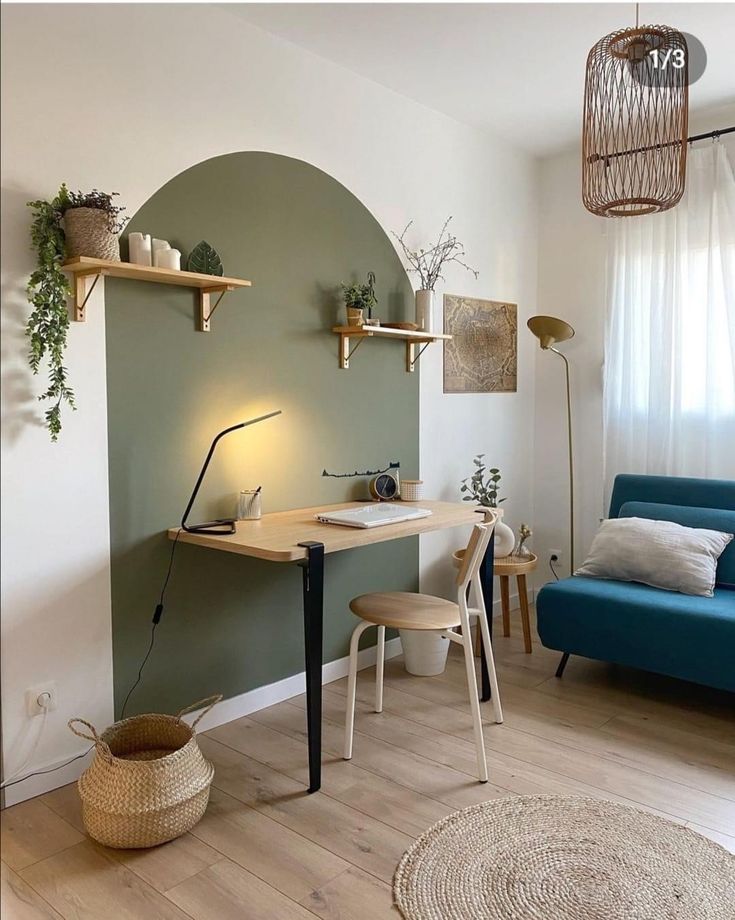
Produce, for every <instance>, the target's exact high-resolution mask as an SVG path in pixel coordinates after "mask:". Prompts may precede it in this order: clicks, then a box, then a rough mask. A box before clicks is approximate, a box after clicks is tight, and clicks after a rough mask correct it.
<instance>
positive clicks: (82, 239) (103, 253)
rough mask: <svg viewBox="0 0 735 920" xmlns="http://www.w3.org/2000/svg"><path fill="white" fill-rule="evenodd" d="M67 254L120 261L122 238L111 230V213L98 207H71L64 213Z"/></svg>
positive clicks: (71, 256) (68, 256)
mask: <svg viewBox="0 0 735 920" xmlns="http://www.w3.org/2000/svg"><path fill="white" fill-rule="evenodd" d="M64 234H65V235H66V256H67V258H68V259H75V258H76V257H77V256H89V257H90V258H92V259H108V260H109V261H111V262H119V261H120V240H119V239H118V236H117V234H116V233H113V231H112V230H110V215H109V214H108V213H107V212H106V211H100V210H99V209H98V208H70V209H69V210H68V211H67V212H66V213H65V214H64Z"/></svg>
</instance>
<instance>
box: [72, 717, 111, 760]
mask: <svg viewBox="0 0 735 920" xmlns="http://www.w3.org/2000/svg"><path fill="white" fill-rule="evenodd" d="M75 722H76V723H77V724H79V725H84V726H86V727H87V728H88V729H89V731H90V732H91V733H92V734H91V735H90V734H88V733H87V732H80V731H79V729H77V728H74V723H75ZM66 724H67V725H68V726H69V728H70V729H71V731H72V732H73V733H74V734H75V735H76V736H77V737H78V738H84V740H85V741H91V742H92V743H93V744H94V746H95V748H96V749H97V751H99V753H100V754H101V755H102V756H103V757H104V758H105V759H106V760H109V761H110V763H112V760H113V757H112V751H111V750H110V746H109V745H108V744H107V742H106V741H103V740H102V738H100V736H99V735H98V734H97V729H96V728H95V727H94V725H92V723H91V722H85V720H84V719H69V721H68V722H67V723H66Z"/></svg>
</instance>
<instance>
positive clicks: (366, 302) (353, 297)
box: [342, 272, 378, 326]
mask: <svg viewBox="0 0 735 920" xmlns="http://www.w3.org/2000/svg"><path fill="white" fill-rule="evenodd" d="M342 296H343V297H344V301H345V307H346V308H347V325H348V326H362V325H364V324H365V313H367V319H368V320H369V321H371V320H372V318H373V307H374V306H376V304H377V303H378V298H377V297H376V296H375V272H368V274H367V283H366V284H349V285H348V284H343V285H342Z"/></svg>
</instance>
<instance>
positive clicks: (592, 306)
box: [534, 89, 735, 584]
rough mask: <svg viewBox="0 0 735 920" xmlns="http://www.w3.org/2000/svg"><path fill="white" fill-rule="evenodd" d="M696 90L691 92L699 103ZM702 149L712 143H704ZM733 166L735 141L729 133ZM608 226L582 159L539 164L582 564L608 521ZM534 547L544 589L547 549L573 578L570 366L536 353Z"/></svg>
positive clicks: (724, 112) (715, 116)
mask: <svg viewBox="0 0 735 920" xmlns="http://www.w3.org/2000/svg"><path fill="white" fill-rule="evenodd" d="M695 91H696V89H695V90H693V98H696V96H695V95H694V93H695ZM731 125H735V105H733V106H730V107H728V108H725V109H717V110H711V111H702V112H698V111H696V110H695V111H693V112H692V113H690V125H689V128H690V134H699V133H704V132H706V131H711V130H714V129H715V128H724V127H729V126H731ZM706 143H710V142H709V141H707V142H706ZM720 143H723V144H726V145H727V147H728V152H729V154H730V158H731V160H732V161H733V162H735V135H732V134H731V135H726V136H725V137H723V138H722V140H721V141H720ZM607 226H608V222H607V220H606V219H604V218H600V217H594V216H593V215H592V214H590V213H589V212H588V211H586V210H585V209H584V207H583V206H582V200H581V161H580V155H579V150H578V149H576V148H575V149H574V150H570V151H568V152H566V153H562V154H560V155H558V156H556V157H551V158H548V159H546V160H544V161H543V162H542V164H541V191H540V200H539V262H538V312H539V313H548V314H551V315H552V316H559V317H561V318H562V319H565V320H567V322H569V323H571V324H572V326H573V327H574V328H575V330H576V335H575V337H574V338H573V339H572V340H571V341H569V342H565V343H564V344H563V345H562V346H560V347H561V348H562V349H563V350H564V352H565V354H566V355H567V356H568V357H569V360H570V363H571V366H572V367H571V371H572V400H573V415H574V421H573V431H574V436H575V448H574V460H575V502H576V506H577V513H576V514H575V526H576V529H577V534H576V540H575V544H576V547H575V561H576V564H577V565H579V564H580V563H581V561H582V559H583V557H584V554H585V553H586V552H587V550H588V549H589V545H590V543H591V541H592V538H593V536H594V534H595V532H596V530H597V527H598V524H599V519H600V518H601V517H604V516H605V515H606V513H607V509H606V507H605V498H604V496H603V470H602V466H603V457H602V449H603V448H602V372H603V360H604V354H603V349H604V334H605V255H606V237H605V231H606V228H607ZM535 388H536V399H535V413H536V415H535V448H534V457H535V461H534V493H535V507H534V523H535V534H534V546H535V548H536V551H537V552H538V553H539V554H540V555H541V556H542V560H543V564H542V565H541V566H540V567H539V572H538V578H537V582H538V583H539V584H540V583H542V582H544V581H548V580H549V578H550V577H551V576H550V573H549V570H548V568H547V567H546V560H547V559H548V550H549V549H551V548H553V549H557V548H561V549H562V550H563V553H564V555H563V556H562V559H561V565H560V566H559V567H558V570H559V572H560V574H562V575H568V574H569V568H568V566H569V559H568V557H569V549H568V541H569V536H568V526H567V523H568V520H569V492H568V465H567V443H566V407H565V402H564V367H563V364H562V362H561V361H560V360H559V359H558V358H557V357H556V356H555V355H552V354H549V353H548V352H542V351H541V349H537V351H536V374H535Z"/></svg>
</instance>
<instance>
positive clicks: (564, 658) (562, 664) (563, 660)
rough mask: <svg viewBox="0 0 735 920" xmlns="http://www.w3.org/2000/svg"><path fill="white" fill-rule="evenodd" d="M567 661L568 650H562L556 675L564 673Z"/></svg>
mask: <svg viewBox="0 0 735 920" xmlns="http://www.w3.org/2000/svg"><path fill="white" fill-rule="evenodd" d="M567 661H569V652H564V654H563V655H562V656H561V661H560V662H559V667H558V668H557V669H556V676H557V677H561V676H562V674H563V673H564V668H565V667H566V666H567Z"/></svg>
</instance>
